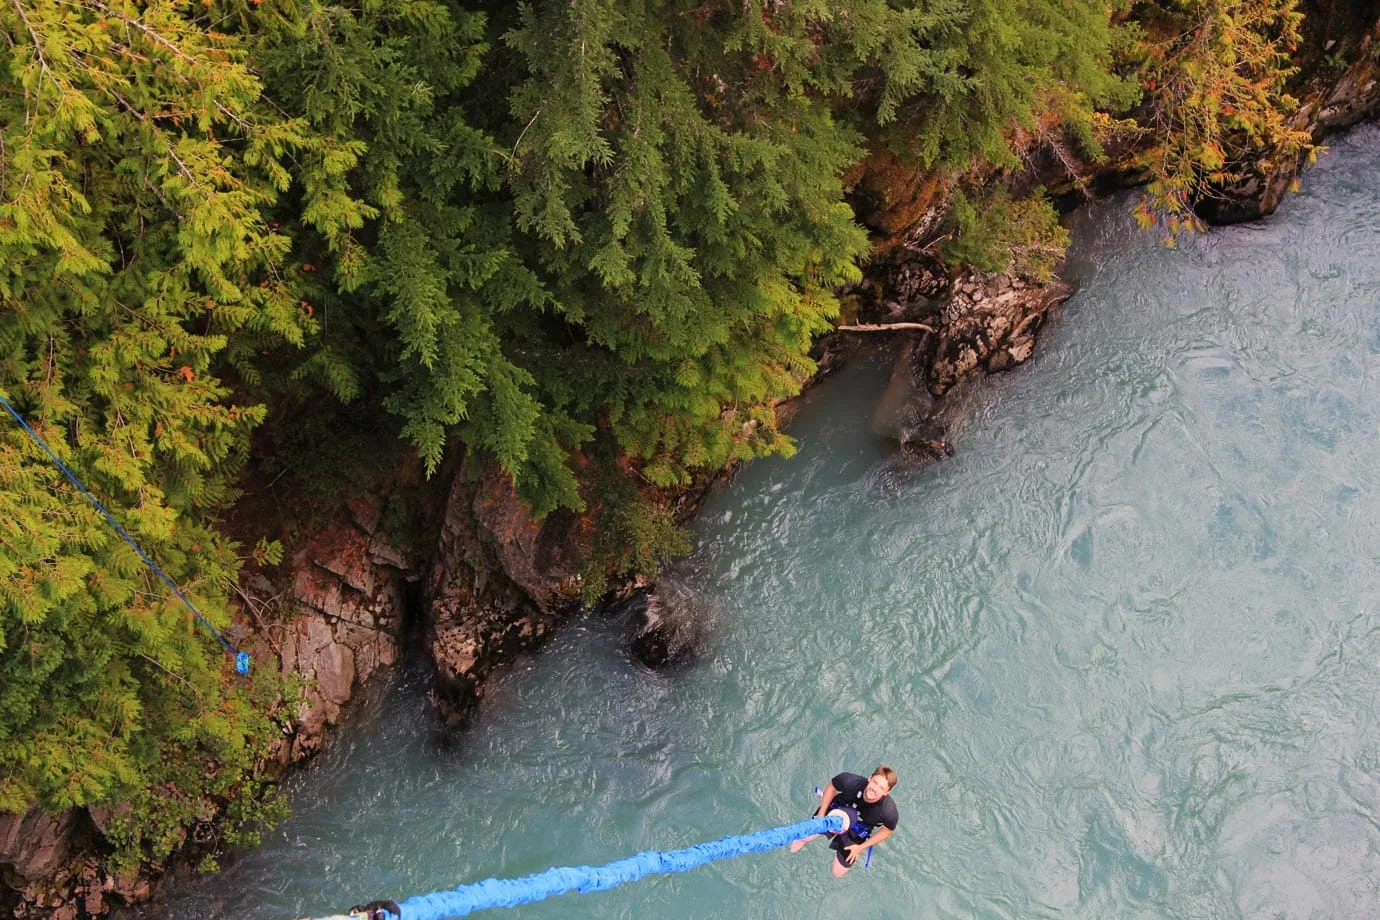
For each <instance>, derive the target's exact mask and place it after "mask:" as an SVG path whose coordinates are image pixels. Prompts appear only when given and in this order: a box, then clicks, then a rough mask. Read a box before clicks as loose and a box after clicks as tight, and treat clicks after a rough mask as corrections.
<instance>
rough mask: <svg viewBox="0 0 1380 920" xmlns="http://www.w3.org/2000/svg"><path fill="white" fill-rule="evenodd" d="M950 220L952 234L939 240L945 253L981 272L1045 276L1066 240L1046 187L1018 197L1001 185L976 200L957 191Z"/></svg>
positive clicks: (1051, 272) (1048, 275) (1050, 274)
mask: <svg viewBox="0 0 1380 920" xmlns="http://www.w3.org/2000/svg"><path fill="white" fill-rule="evenodd" d="M949 220H950V221H951V223H952V232H953V234H954V235H953V237H952V238H951V239H949V240H947V241H946V242H945V243H944V245H943V253H944V258H945V259H947V260H948V261H950V262H954V263H957V264H960V265H971V266H972V267H973V268H976V269H980V270H982V271H988V272H1007V273H1010V274H1016V275H1023V276H1025V277H1027V278H1034V279H1036V280H1039V281H1048V280H1049V279H1050V278H1052V277H1053V276H1054V269H1055V268H1056V267H1057V266H1058V264H1059V262H1060V261H1061V260H1062V259H1063V258H1064V252H1065V251H1066V250H1067V249H1068V245H1069V234H1068V231H1067V230H1065V229H1064V228H1063V227H1062V226H1060V224H1059V215H1058V214H1057V213H1055V211H1054V208H1053V207H1052V206H1051V205H1050V203H1049V200H1048V199H1047V198H1046V197H1045V194H1044V189H1036V190H1035V191H1034V192H1033V193H1032V194H1031V195H1030V197H1029V198H1022V199H1020V200H1013V199H1012V198H1011V195H1010V194H1009V193H1008V192H1007V191H1006V189H1004V188H1002V187H1001V186H1000V185H998V186H993V187H991V188H989V189H988V190H986V191H985V192H982V193H980V194H979V195H978V197H977V198H976V199H975V200H974V199H970V198H968V196H967V195H965V194H963V193H962V192H957V193H955V195H954V198H953V201H952V202H951V204H950V210H949Z"/></svg>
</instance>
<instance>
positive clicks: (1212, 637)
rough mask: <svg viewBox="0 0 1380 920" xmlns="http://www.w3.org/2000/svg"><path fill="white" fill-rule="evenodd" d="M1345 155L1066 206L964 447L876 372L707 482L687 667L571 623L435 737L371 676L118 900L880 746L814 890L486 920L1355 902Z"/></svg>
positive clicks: (1359, 138)
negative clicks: (1068, 267) (944, 452)
mask: <svg viewBox="0 0 1380 920" xmlns="http://www.w3.org/2000/svg"><path fill="white" fill-rule="evenodd" d="M1377 177H1380V130H1377V129H1375V128H1366V129H1362V130H1359V131H1357V132H1355V133H1353V134H1352V135H1350V136H1348V137H1346V138H1343V139H1340V140H1338V141H1336V142H1335V143H1334V145H1333V152H1332V153H1331V154H1330V155H1329V156H1327V157H1325V158H1324V159H1323V160H1322V161H1321V162H1320V163H1319V165H1318V166H1316V167H1314V168H1313V169H1311V170H1310V171H1309V172H1308V174H1307V175H1306V177H1305V180H1304V187H1303V191H1302V193H1301V194H1298V195H1295V196H1292V197H1291V198H1289V200H1288V201H1286V202H1285V204H1284V207H1283V208H1281V210H1280V212H1279V214H1278V215H1276V216H1275V217H1273V218H1271V219H1270V220H1269V221H1267V222H1264V223H1261V224H1252V225H1246V226H1241V227H1235V228H1230V229H1225V230H1216V231H1213V232H1212V233H1210V234H1207V235H1204V236H1198V237H1195V238H1192V239H1188V240H1186V241H1184V243H1183V244H1182V245H1181V246H1180V247H1179V248H1178V249H1167V248H1164V247H1162V246H1160V245H1159V244H1158V242H1157V241H1156V239H1155V238H1154V237H1153V236H1151V235H1147V234H1141V233H1139V232H1137V231H1136V230H1135V229H1134V228H1133V227H1132V226H1131V221H1130V218H1129V214H1128V211H1129V199H1126V198H1122V199H1118V200H1115V201H1113V202H1111V203H1109V204H1106V205H1102V206H1099V207H1097V208H1094V209H1091V210H1089V211H1087V212H1085V213H1082V214H1080V215H1079V216H1078V218H1077V219H1076V221H1075V224H1076V226H1075V238H1076V244H1075V250H1074V254H1073V259H1074V270H1075V272H1076V275H1077V277H1078V278H1079V280H1080V282H1081V289H1080V291H1079V293H1078V294H1077V295H1076V296H1075V297H1074V298H1073V299H1072V300H1071V301H1069V303H1068V304H1067V305H1066V306H1065V307H1064V308H1063V309H1062V311H1061V312H1060V314H1059V315H1058V316H1057V317H1056V319H1055V321H1054V322H1053V323H1052V324H1051V325H1050V326H1049V327H1048V328H1047V330H1046V333H1045V335H1044V340H1043V341H1042V343H1041V346H1040V350H1039V353H1038V354H1037V356H1036V358H1035V360H1034V361H1032V362H1031V363H1030V364H1029V365H1027V366H1025V367H1023V368H1021V369H1019V370H1017V371H1015V372H1013V373H1010V374H1006V375H1002V376H1000V377H997V378H994V379H992V380H990V381H988V382H987V383H985V384H983V385H982V387H981V388H980V391H979V392H978V393H977V394H976V396H975V397H974V399H973V405H972V412H971V415H970V417H969V419H968V421H967V422H966V424H965V426H964V428H963V430H962V431H961V432H960V433H959V435H958V437H957V439H956V440H957V446H958V454H957V456H956V457H954V458H953V459H952V460H950V461H947V462H944V463H941V464H939V465H936V466H931V467H927V468H924V469H919V468H916V467H912V466H910V465H908V464H907V463H906V462H905V461H904V460H903V459H902V458H900V457H898V456H896V455H895V454H894V452H893V451H892V450H891V449H890V447H889V446H888V445H887V443H886V442H885V441H883V440H882V439H880V438H878V437H876V436H875V435H874V434H872V432H871V430H870V427H869V423H868V417H869V415H870V413H871V408H872V405H873V403H874V401H875V399H876V397H877V395H878V393H879V390H880V388H881V381H882V379H884V378H885V375H886V373H885V372H886V367H885V363H884V359H883V358H882V357H878V358H875V359H873V360H871V361H870V362H869V361H864V362H861V363H859V364H857V365H855V366H854V367H852V368H850V369H848V370H847V371H845V372H844V373H843V374H841V375H840V376H839V377H838V378H836V379H834V380H833V381H831V382H829V383H827V384H826V385H825V386H823V387H821V388H819V389H818V390H817V391H816V392H815V393H814V394H813V395H812V397H811V404H810V406H809V407H808V408H807V409H806V410H805V412H804V414H803V415H802V416H801V417H800V418H799V421H798V422H797V423H796V425H795V427H794V429H793V431H794V433H795V434H796V435H797V437H798V438H799V441H800V454H799V455H798V456H797V457H795V458H794V459H792V460H788V461H770V462H762V463H757V464H754V465H752V466H751V467H750V468H748V469H746V470H744V471H743V472H742V474H741V475H739V476H738V478H737V480H736V481H735V482H734V484H733V486H732V487H731V488H730V489H728V490H727V491H726V492H724V493H722V494H719V495H717V496H715V497H714V498H713V499H712V500H711V501H710V502H709V503H708V505H707V506H706V508H705V510H704V512H703V514H702V515H701V517H700V518H699V520H698V521H697V522H696V524H695V530H696V534H697V538H698V548H697V550H696V551H695V553H694V554H693V555H692V556H691V557H690V558H689V559H688V560H686V561H685V562H684V564H682V565H679V566H678V567H677V569H676V571H675V572H673V573H672V574H671V575H670V576H669V583H670V584H671V585H672V586H673V587H674V588H675V590H676V591H678V592H679V593H680V594H682V595H684V596H686V597H688V598H689V599H690V600H691V601H692V602H693V603H695V604H696V605H698V606H700V607H702V608H703V609H704V610H705V611H706V616H707V618H708V620H707V622H708V624H709V627H708V632H707V636H706V639H705V647H704V650H703V654H702V656H701V657H700V658H699V659H698V660H697V661H696V662H695V663H694V664H692V665H690V666H688V667H686V668H683V669H681V670H678V671H674V672H672V673H668V674H654V673H650V672H648V671H646V670H645V669H643V668H641V667H640V666H638V665H636V664H635V663H633V662H631V661H630V660H629V658H628V655H627V653H626V652H625V650H624V648H623V645H622V639H621V635H622V633H621V625H620V624H618V623H615V622H611V621H609V620H608V619H601V618H599V617H597V616H594V617H589V618H585V619H583V620H580V621H578V622H576V623H574V624H573V625H571V626H569V627H567V628H566V629H564V630H563V631H562V632H561V633H560V634H559V635H558V636H557V637H556V638H555V639H554V640H553V641H552V642H551V644H550V645H548V646H547V647H546V648H545V649H544V650H543V651H542V653H541V654H539V655H537V656H535V657H534V658H531V659H527V660H524V661H522V662H520V663H519V664H518V666H516V667H515V668H513V669H512V670H511V671H510V672H508V673H506V674H505V675H504V676H502V677H501V678H500V679H498V680H497V681H496V682H495V683H494V685H493V687H492V689H491V693H490V695H489V696H488V698H487V699H486V700H485V702H484V704H483V706H482V708H481V711H480V713H479V716H478V720H477V723H476V725H475V726H474V728H473V729H472V730H471V731H470V732H468V733H467V734H466V735H465V736H464V738H463V739H462V740H461V742H460V743H459V745H457V746H453V747H450V748H447V747H444V746H442V745H439V744H438V743H437V736H436V734H435V726H434V723H433V721H432V719H431V717H430V715H429V714H428V707H427V703H426V700H425V677H424V675H423V674H422V672H421V671H420V669H418V668H412V669H410V670H409V669H404V670H403V671H402V672H401V673H400V674H399V675H397V676H396V677H395V678H394V679H393V680H392V682H391V684H390V685H388V686H387V687H384V688H382V689H380V690H378V692H376V693H375V695H374V696H375V698H374V700H373V702H371V703H370V704H368V705H367V706H366V707H365V710H364V711H363V712H362V713H361V714H360V715H359V717H358V718H357V719H356V720H355V722H354V723H353V724H352V726H351V727H349V728H348V729H346V730H345V731H344V732H343V733H342V736H341V737H340V738H338V739H337V740H336V741H335V742H333V745H332V748H331V750H330V751H329V752H328V753H327V754H326V755H325V756H323V757H322V758H321V759H320V760H319V761H318V762H316V763H315V764H313V765H312V766H311V767H310V768H309V769H307V770H305V771H304V772H303V773H301V774H299V775H297V776H295V777H294V778H293V779H292V780H291V782H290V783H289V789H290V792H291V796H292V800H293V804H294V807H295V809H296V814H295V816H294V817H293V818H292V820H291V821H290V822H288V823H287V825H286V826H285V827H283V828H282V829H280V830H279V831H277V832H275V833H273V834H270V835H268V837H267V840H266V843H265V845H264V847H263V848H262V849H260V850H257V851H255V852H252V853H250V854H248V855H246V856H245V857H243V858H241V859H240V860H238V861H237V862H235V863H234V864H233V865H231V866H229V867H228V868H227V869H226V870H225V871H224V872H223V873H222V874H221V875H220V876H218V877H215V878H211V879H208V880H200V881H195V882H188V883H180V884H178V885H175V886H174V889H173V891H172V892H171V895H170V897H169V900H168V901H167V902H166V903H165V904H163V905H162V906H160V907H159V908H156V909H154V910H152V911H151V915H152V916H157V917H167V918H176V920H211V918H242V917H243V918H247V917H255V918H267V917H284V918H286V917H293V916H296V915H299V914H304V913H312V914H324V913H331V912H334V911H336V910H341V909H343V908H345V907H348V906H349V905H350V904H352V903H355V902H357V901H360V900H366V899H369V898H374V897H385V896H388V897H395V898H397V899H399V900H402V899H403V898H404V897H406V896H408V895H411V894H417V893H422V892H427V891H431V890H434V889H438V888H447V887H451V886H453V885H455V884H458V883H461V882H465V881H474V880H477V879H481V878H485V877H488V876H493V875H499V876H517V875H524V874H528V873H532V872H537V871H540V870H542V869H545V868H547V867H548V866H551V865H570V864H598V863H602V862H604V861H606V860H611V859H615V858H618V857H621V856H624V855H628V854H631V853H634V852H637V851H640V850H643V849H648V848H673V847H680V846H686V845H689V844H692V843H696V842H699V841H702V840H707V839H712V838H716V837H719V836H722V835H724V834H730V833H741V832H745V831H749V830H753V829H758V828H763V827H768V826H772V825H775V824H778V823H783V822H788V821H793V820H796V819H798V818H800V817H801V816H803V815H804V814H806V813H807V812H808V811H809V809H810V808H811V807H812V803H811V801H810V789H811V787H812V786H813V785H814V784H815V783H817V782H821V783H822V782H823V781H824V780H825V779H827V778H828V776H829V775H831V774H832V773H833V772H835V771H837V770H839V769H844V768H847V769H853V770H857V771H859V772H867V771H869V770H870V769H871V768H872V767H873V766H875V765H876V764H877V763H878V762H886V763H889V764H891V765H892V766H894V767H895V768H896V769H897V770H898V771H899V773H900V776H901V782H900V785H899V786H898V788H897V790H896V799H897V802H898V805H899V807H900V812H901V825H900V829H899V831H898V832H897V834H896V836H895V837H893V838H892V839H891V840H890V841H888V842H887V843H886V844H885V845H883V846H882V847H881V848H880V849H879V850H878V852H877V855H876V858H875V859H874V860H873V863H872V866H871V868H869V869H866V870H861V869H860V870H856V871H854V872H852V873H851V874H850V875H849V876H848V877H847V878H846V879H844V880H842V881H841V882H835V881H833V880H832V879H831V878H830V877H829V871H828V865H827V862H828V855H829V854H827V853H826V852H825V851H824V849H823V848H822V846H821V845H819V844H815V845H814V846H813V847H811V848H810V849H807V850H806V851H805V852H804V853H801V854H799V855H796V856H791V855H788V854H787V853H785V852H784V851H781V852H777V853H772V854H767V855H763V856H756V857H747V858H742V859H737V860H731V861H728V862H726V863H720V864H716V865H714V866H711V867H708V868H705V869H702V870H699V871H696V872H694V873H690V874H687V875H684V876H675V877H664V878H658V879H654V880H649V881H645V882H642V883H640V884H637V885H634V886H630V887H626V888H623V889H619V890H617V891H613V892H608V893H604V894H594V895H567V896H564V897H561V898H557V899H553V900H551V901H548V902H545V903H543V904H540V905H533V906H530V907H526V908H522V909H519V910H515V911H510V912H508V914H507V916H509V917H510V918H512V920H536V918H586V917H588V918H594V917H599V918H613V920H618V918H648V917H654V918H673V920H674V918H710V917H715V918H719V917H754V918H783V920H802V918H816V917H818V918H825V917H828V918H833V917H847V916H850V915H857V916H860V917H861V916H867V917H869V918H890V917H896V918H902V917H904V918H974V920H977V918H981V920H989V918H991V920H997V918H1000V920H1016V918H1045V917H1049V918H1054V917H1057V918H1088V920H1107V918H1251V920H1255V918H1260V920H1264V918H1271V920H1274V918H1290V920H1304V918H1361V917H1377V916H1380V885H1378V884H1377V880H1380V823H1377V821H1378V820H1380V735H1377V731H1376V719H1377V711H1378V710H1380V612H1378V611H1377V602H1380V570H1377V556H1380V530H1378V528H1377V521H1380V481H1378V480H1380V438H1378V437H1377V416H1378V415H1380V386H1377V373H1380V309H1378V308H1380V182H1377ZM485 916H488V915H487V914H486V915H485ZM493 916H495V917H498V916H500V915H499V914H497V913H495V914H494V915H493Z"/></svg>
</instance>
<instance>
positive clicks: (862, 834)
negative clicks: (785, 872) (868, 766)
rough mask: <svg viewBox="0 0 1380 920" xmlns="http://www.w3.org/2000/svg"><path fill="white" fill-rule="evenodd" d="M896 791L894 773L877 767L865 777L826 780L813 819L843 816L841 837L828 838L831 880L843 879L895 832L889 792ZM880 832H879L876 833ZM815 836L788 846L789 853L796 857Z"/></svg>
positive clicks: (895, 816)
mask: <svg viewBox="0 0 1380 920" xmlns="http://www.w3.org/2000/svg"><path fill="white" fill-rule="evenodd" d="M895 788H896V771H895V770H893V769H891V768H890V767H888V766H880V767H878V768H877V769H875V770H873V771H872V775H871V776H868V777H864V776H860V775H859V774H857V773H840V774H839V775H838V776H835V777H834V778H833V779H831V780H829V785H828V786H826V787H825V788H824V792H823V793H822V794H821V795H820V797H819V808H818V809H817V810H816V811H815V817H816V818H822V817H824V816H825V815H826V814H830V813H831V812H834V811H843V812H844V813H845V814H846V815H847V820H846V821H845V822H844V823H845V824H846V825H847V826H846V827H845V828H844V830H843V832H842V833H838V834H828V835H827V836H828V837H830V838H831V839H830V841H829V849H831V850H833V851H834V862H833V864H832V865H831V867H830V868H832V869H833V872H834V878H843V876H844V875H845V874H846V873H847V872H848V870H849V869H851V868H852V867H853V863H854V862H855V861H857V858H858V857H859V856H861V855H862V854H863V853H865V852H866V851H867V850H868V849H870V848H872V847H875V846H876V845H877V844H879V843H881V842H882V841H883V840H885V839H886V838H888V837H890V836H891V832H892V831H894V830H896V822H897V820H898V817H899V816H898V814H897V811H896V803H895V802H894V801H892V799H891V790H893V789H895ZM878 828H880V830H879V829H878ZM821 836H826V835H821V834H815V835H814V836H813V837H805V838H803V839H801V840H797V841H795V842H794V843H792V844H791V852H792V853H799V852H800V851H801V849H803V848H804V846H805V844H807V843H809V842H810V841H811V840H815V839H817V838H818V837H821Z"/></svg>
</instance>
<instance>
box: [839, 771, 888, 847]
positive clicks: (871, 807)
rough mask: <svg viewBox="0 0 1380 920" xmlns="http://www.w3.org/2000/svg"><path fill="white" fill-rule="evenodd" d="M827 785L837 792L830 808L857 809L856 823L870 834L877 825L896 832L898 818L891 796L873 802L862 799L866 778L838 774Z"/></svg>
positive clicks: (852, 774)
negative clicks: (859, 823)
mask: <svg viewBox="0 0 1380 920" xmlns="http://www.w3.org/2000/svg"><path fill="white" fill-rule="evenodd" d="M829 784H830V785H831V786H833V787H834V788H835V789H837V790H838V793H837V794H836V795H835V796H834V801H832V802H830V803H829V805H830V807H834V806H838V805H847V806H849V807H850V808H854V809H857V812H858V821H860V822H861V823H863V824H866V825H867V830H868V832H869V833H870V832H871V831H874V830H876V829H877V826H878V825H886V826H887V827H888V828H890V829H891V830H893V831H894V830H896V822H897V821H898V820H899V819H900V816H899V815H898V814H897V812H896V803H895V802H893V801H892V800H891V796H889V795H887V796H883V797H882V798H880V799H878V800H877V801H875V802H869V801H867V800H866V799H864V798H863V790H864V789H866V788H867V777H866V776H859V775H858V774H856V773H840V774H839V775H838V776H835V777H834V778H833V779H831V780H829Z"/></svg>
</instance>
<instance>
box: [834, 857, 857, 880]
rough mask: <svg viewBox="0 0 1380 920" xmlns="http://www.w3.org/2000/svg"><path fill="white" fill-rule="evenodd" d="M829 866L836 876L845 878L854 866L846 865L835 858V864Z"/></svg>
mask: <svg viewBox="0 0 1380 920" xmlns="http://www.w3.org/2000/svg"><path fill="white" fill-rule="evenodd" d="M829 868H831V869H833V870H834V878H843V877H844V876H845V875H847V874H848V870H849V869H851V868H853V867H852V866H845V865H844V864H843V863H841V862H839V861H838V860H837V859H835V860H834V862H833V864H832V865H831V866H830V867H829Z"/></svg>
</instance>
